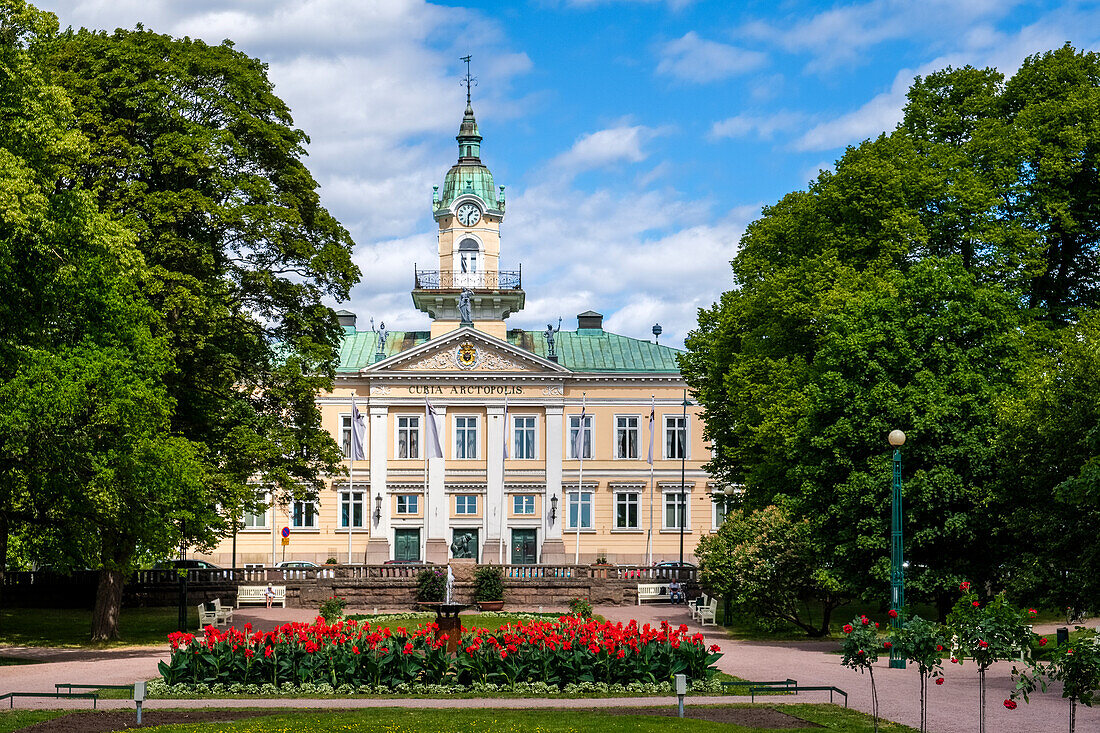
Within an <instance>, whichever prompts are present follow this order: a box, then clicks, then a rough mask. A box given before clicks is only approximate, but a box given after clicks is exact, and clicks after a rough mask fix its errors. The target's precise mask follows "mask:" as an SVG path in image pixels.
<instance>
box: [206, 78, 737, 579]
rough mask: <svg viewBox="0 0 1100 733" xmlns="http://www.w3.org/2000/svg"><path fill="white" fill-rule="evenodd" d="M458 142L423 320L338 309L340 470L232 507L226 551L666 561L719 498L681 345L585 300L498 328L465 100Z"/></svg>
mask: <svg viewBox="0 0 1100 733" xmlns="http://www.w3.org/2000/svg"><path fill="white" fill-rule="evenodd" d="M457 140H458V161H457V162H456V163H455V164H454V165H453V166H452V167H451V169H450V170H449V171H448V172H447V174H446V176H445V177H444V180H443V186H442V189H440V188H439V187H438V186H437V187H435V190H434V193H433V195H432V215H433V217H434V218H435V221H436V223H437V225H438V230H439V231H438V244H439V261H438V267H437V269H429V270H420V269H416V270H415V281H414V282H413V283H412V303H413V305H414V306H415V308H417V309H418V310H419V311H422V312H423V313H425V314H427V316H428V317H429V318H431V326H430V330H428V331H405V332H400V331H391V332H386V331H385V330H384V329H383V330H361V329H360V328H359V325H361V324H358V323H357V319H356V315H355V314H353V313H351V312H349V311H340V312H339V313H338V315H339V318H340V321H341V325H342V326H343V328H344V340H343V344H342V346H341V350H340V366H339V368H338V372H337V376H336V383H335V387H334V389H333V390H332V392H331V393H328V394H322V395H319V396H318V403H319V405H320V407H321V411H322V420H323V423H324V425H325V426H326V427H327V428H328V429H329V430H330V431H331V432H332V434H333V435H334V436H336V437H337V440H338V442H339V443H340V444H341V445H342V446H343V447H344V453H345V456H346V457H347V465H348V468H349V474H348V475H346V476H337V477H333V478H331V479H329V480H328V481H327V482H326V488H325V490H323V491H322V492H321V495H320V497H319V500H318V501H316V502H293V503H292V504H291V505H289V506H275V507H271V506H268V507H267V508H266V510H262V511H258V512H256V513H253V514H248V515H246V516H245V517H244V518H243V523H242V528H241V529H240V530H239V531H238V533H237V536H236V553H237V555H236V561H237V564H238V565H270V564H272V563H274V562H276V561H279V560H282V559H287V560H291V559H300V560H311V561H313V562H318V563H324V562H325V561H326V560H328V559H329V558H335V559H336V560H337V561H338V562H340V563H345V562H349V561H350V562H351V563H368V564H376V563H384V562H386V561H394V560H396V561H429V562H433V563H446V562H447V560H448V559H449V558H451V557H471V558H475V559H476V560H477V561H479V562H493V563H505V564H516V565H522V564H534V563H544V564H562V563H573V562H575V561H579V562H581V563H592V562H596V561H602V560H605V559H606V561H608V562H613V563H620V564H629V563H638V564H642V563H656V562H661V561H671V560H677V559H679V556H680V543H681V536H682V541H683V551H684V557H685V558H686V559H688V560H692V559H693V557H694V556H693V554H692V552H693V550H694V549H695V546H696V544H697V543H698V540H699V538H700V537H701V536H703V535H705V534H707V533H709V532H712V531H714V530H715V529H716V528H717V526H718V524H719V523H720V521H721V519H722V509H721V506H722V505H721V504H716V503H715V502H713V501H712V498H711V494H712V492H713V491H715V490H717V489H716V488H715V487H714V486H713V485H712V484H711V482H710V480H709V478H708V476H707V474H706V473H705V472H704V471H703V469H702V466H703V464H704V463H706V461H707V460H709V458H710V451H709V448H708V446H707V445H706V444H705V443H704V441H703V438H702V432H703V431H702V427H703V426H702V423H701V422H700V418H699V408H698V407H697V406H696V405H694V404H685V403H686V399H685V386H686V385H685V384H684V381H683V379H682V377H681V375H680V372H679V367H678V365H677V359H676V357H677V355H678V353H679V352H678V351H677V350H676V349H673V348H670V347H667V346H661V345H658V344H657V343H654V342H650V341H644V340H639V339H634V338H629V337H626V336H620V335H617V334H614V333H610V332H608V331H607V330H605V329H604V326H603V317H602V316H601V315H600V314H599V313H595V312H592V311H587V312H585V313H581V314H580V315H578V316H577V322H576V328H574V329H568V328H560V324H555V328H553V329H551V328H548V329H547V330H546V331H545V332H541V331H540V332H531V331H524V330H520V329H510V328H508V325H507V319H508V317H509V316H510V315H512V314H514V313H517V312H519V311H520V310H522V309H523V307H524V300H525V293H524V290H523V281H522V271H521V268H520V267H519V266H518V265H510V264H509V263H508V261H507V259H506V258H505V257H504V255H505V253H506V248H505V247H502V240H501V225H502V223H503V222H504V218H505V210H506V206H505V196H504V187H503V186H500V187H499V188H497V187H496V185H495V183H494V181H493V176H492V173H490V171H489V169H488V168H487V167H486V166H485V164H484V163H482V161H481V142H482V137H481V135H480V133H479V131H478V126H477V122H476V120H475V118H474V112H473V108H472V107H471V105H470V103H469V97H467V106H466V111H465V115H464V116H463V119H462V123H461V126H460V127H459V133H458V136H457ZM410 264H412V263H410ZM570 325H572V324H570ZM353 400H354V405H355V410H356V411H357V413H358V414H359V415H360V426H361V427H360V428H359V429H358V430H355V431H353V429H352V428H353V425H352V419H353ZM429 403H430V406H431V407H430V410H431V412H429V408H428V404H429ZM432 413H434V414H432ZM651 414H652V419H651ZM429 421H431V423H429ZM433 425H434V429H433ZM651 425H652V428H651ZM651 433H652V437H651ZM353 435H357V436H359V437H360V438H361V446H362V447H361V450H360V451H356V450H355V449H354V446H353ZM651 445H652V463H650V461H649V458H650V450H651V447H650V446H651ZM437 448H438V451H439V453H441V455H440V456H436V455H434V454H435V453H436V450H437ZM356 454H358V455H356ZM353 459H354V460H353ZM681 492H682V493H681ZM681 495H682V496H683V497H684V502H683V504H681ZM681 529H682V530H683V532H681ZM284 536H285V538H284ZM231 552H232V550H231V543H230V541H229V540H226V541H225V542H223V543H222V544H221V545H220V546H219V547H218V548H216V550H215V551H214V552H213V553H212V554H211V555H209V556H208V557H209V559H210V560H211V561H212V562H215V563H218V564H221V565H229V564H230V563H231V562H232V560H233V558H232V556H231Z"/></svg>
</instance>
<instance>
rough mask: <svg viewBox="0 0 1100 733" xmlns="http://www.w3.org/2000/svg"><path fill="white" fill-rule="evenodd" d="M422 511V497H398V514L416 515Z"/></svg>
mask: <svg viewBox="0 0 1100 733" xmlns="http://www.w3.org/2000/svg"><path fill="white" fill-rule="evenodd" d="M419 511H420V497H419V496H417V495H416V494H398V495H397V513H398V514H416V513H417V512H419Z"/></svg>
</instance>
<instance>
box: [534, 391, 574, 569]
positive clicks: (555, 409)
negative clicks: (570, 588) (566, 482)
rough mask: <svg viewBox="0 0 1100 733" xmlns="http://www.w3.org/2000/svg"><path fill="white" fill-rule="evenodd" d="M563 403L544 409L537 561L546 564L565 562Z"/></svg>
mask: <svg viewBox="0 0 1100 733" xmlns="http://www.w3.org/2000/svg"><path fill="white" fill-rule="evenodd" d="M564 410H565V407H564V405H563V404H560V403H559V404H556V405H547V406H546V453H545V456H546V463H545V466H546V494H545V495H544V496H543V506H542V522H543V525H542V526H543V532H542V535H543V537H542V543H543V546H542V548H541V553H540V558H541V562H543V563H545V564H554V563H564V562H565V544H564V543H563V541H562V533H561V528H562V525H564V523H565V515H566V512H567V511H568V507H567V505H566V504H567V503H566V501H565V497H563V496H562V493H561V462H562V446H563V445H564V444H565V435H564V432H563V430H564V425H563V422H562V421H563V418H562V413H563V412H564ZM555 496H556V497H557V498H558V516H557V517H556V518H555V519H550V507H551V506H553V504H552V502H551V499H552V498H553V497H555Z"/></svg>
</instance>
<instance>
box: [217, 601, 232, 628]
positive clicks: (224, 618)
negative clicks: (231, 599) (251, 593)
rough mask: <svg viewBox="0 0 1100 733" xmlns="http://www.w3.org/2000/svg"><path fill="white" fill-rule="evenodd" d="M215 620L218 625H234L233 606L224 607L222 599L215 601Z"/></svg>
mask: <svg viewBox="0 0 1100 733" xmlns="http://www.w3.org/2000/svg"><path fill="white" fill-rule="evenodd" d="M214 618H215V619H217V623H218V624H219V625H220V624H231V623H233V606H223V605H222V599H221V598H215V599H214Z"/></svg>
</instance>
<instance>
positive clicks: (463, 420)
mask: <svg viewBox="0 0 1100 733" xmlns="http://www.w3.org/2000/svg"><path fill="white" fill-rule="evenodd" d="M477 442H478V441H477V416H476V415H456V416H455V458H477Z"/></svg>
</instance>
